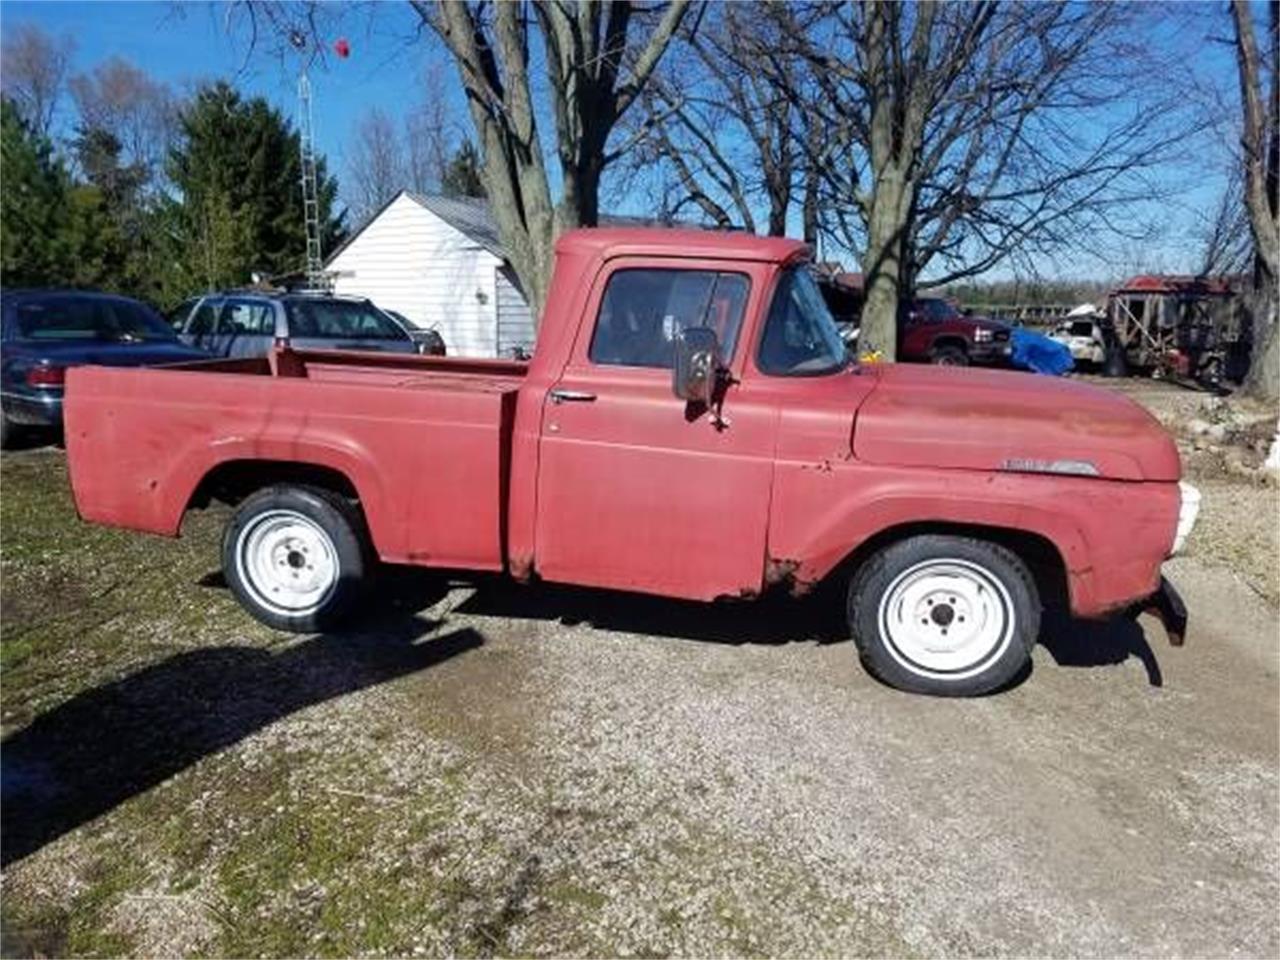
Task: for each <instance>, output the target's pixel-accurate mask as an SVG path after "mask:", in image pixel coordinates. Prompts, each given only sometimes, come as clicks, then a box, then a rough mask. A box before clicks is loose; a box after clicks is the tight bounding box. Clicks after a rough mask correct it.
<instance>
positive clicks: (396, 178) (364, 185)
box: [347, 107, 407, 220]
mask: <svg viewBox="0 0 1280 960" xmlns="http://www.w3.org/2000/svg"><path fill="white" fill-rule="evenodd" d="M347 177H348V182H349V184H350V187H349V189H350V201H349V202H350V204H351V208H352V210H353V211H354V213H355V215H356V218H357V219H360V220H363V219H364V218H366V217H368V216H371V215H372V214H373V213H375V212H376V211H377V210H378V209H379V208H380V207H382V205H383V204H385V203H386V202H387V201H389V200H390V199H391V198H392V197H394V196H395V195H396V194H397V193H399V192H400V191H401V190H403V189H404V188H405V187H406V186H407V181H406V172H405V163H404V151H403V147H402V145H401V142H400V137H399V135H398V134H397V132H396V125H395V123H394V121H392V119H391V117H390V116H388V115H387V113H386V112H385V111H383V110H382V109H381V108H380V107H372V108H370V109H368V110H366V111H365V113H364V116H363V117H361V119H360V122H359V123H358V124H357V125H356V130H355V140H354V144H353V146H352V149H351V155H350V159H349V160H348V162H347Z"/></svg>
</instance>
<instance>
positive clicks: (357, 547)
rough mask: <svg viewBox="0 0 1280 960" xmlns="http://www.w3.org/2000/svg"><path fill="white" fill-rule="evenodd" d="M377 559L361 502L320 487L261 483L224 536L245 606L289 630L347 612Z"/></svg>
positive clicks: (321, 625) (321, 626) (230, 578)
mask: <svg viewBox="0 0 1280 960" xmlns="http://www.w3.org/2000/svg"><path fill="white" fill-rule="evenodd" d="M291 532H292V536H291ZM375 562H376V561H375V558H374V555H373V550H372V547H371V545H370V543H369V536H368V533H367V530H366V527H365V523H364V518H363V516H362V515H361V513H360V511H359V509H358V508H357V507H356V506H355V505H353V504H352V503H351V502H350V501H348V500H347V499H346V498H344V497H342V496H340V495H338V494H336V493H333V492H332V491H330V490H324V489H322V488H319V487H308V486H302V485H295V484H280V485H277V486H272V487H266V488H264V489H262V490H259V491H258V492H257V493H255V494H253V495H252V496H251V497H249V498H248V499H247V500H245V501H244V502H243V503H242V504H240V507H239V509H237V510H236V512H235V515H234V516H233V517H232V518H231V520H230V521H229V522H228V523H227V528H226V531H225V532H224V533H223V537H222V572H223V576H224V577H226V581H227V584H228V585H229V586H230V587H231V591H232V592H233V593H234V594H235V596H236V599H237V600H239V601H240V604H241V606H243V607H244V608H245V609H246V610H247V611H248V612H249V613H250V614H252V615H253V617H254V618H255V619H257V620H259V621H261V622H262V623H265V624H266V625H267V626H269V627H274V628H275V629H277V630H287V631H289V632H291V633H314V632H316V631H318V630H328V629H331V628H332V627H334V626H337V625H339V624H341V623H342V622H343V621H344V620H346V619H347V618H348V617H349V616H350V615H351V614H352V613H353V612H354V611H355V610H356V609H357V608H358V607H359V605H360V601H361V600H363V598H364V596H365V593H366V587H367V581H368V579H369V577H370V576H371V575H372V573H373V569H374V565H375ZM317 571H318V572H317ZM298 581H300V583H299V582H298ZM313 587H314V590H313V591H312V592H307V591H308V590H309V589H310V588H313ZM276 597H279V602H273V600H274V599H275V598H276Z"/></svg>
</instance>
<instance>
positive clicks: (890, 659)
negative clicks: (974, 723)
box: [847, 534, 1041, 697]
mask: <svg viewBox="0 0 1280 960" xmlns="http://www.w3.org/2000/svg"><path fill="white" fill-rule="evenodd" d="M966 592H967V593H968V596H966ZM912 607H914V610H912ZM1040 607H1041V604H1040V597H1039V594H1038V592H1037V590H1036V585H1035V581H1034V580H1033V579H1032V576H1031V573H1030V572H1029V571H1028V569H1027V566H1026V564H1024V563H1023V562H1022V560H1021V559H1020V558H1019V557H1018V556H1017V555H1016V554H1014V553H1013V552H1011V551H1010V550H1007V549H1005V548H1004V547H1001V546H998V545H996V544H994V543H989V542H987V541H985V540H975V539H972V538H970V537H957V536H943V535H937V534H927V535H923V536H917V537H910V538H908V539H906V540H900V541H898V542H897V543H894V544H891V545H889V546H887V547H885V548H884V549H883V550H881V551H880V552H879V553H877V554H875V555H874V556H872V557H870V558H869V559H868V560H867V561H866V562H865V563H863V564H862V565H861V566H860V567H859V568H858V570H857V571H856V572H855V573H854V575H853V577H852V579H851V581H850V583H849V595H848V603H847V612H848V618H849V626H850V629H851V630H852V631H853V639H854V642H855V643H856V645H857V647H858V653H859V654H860V655H861V658H862V662H863V665H864V666H865V667H866V668H867V670H868V671H869V672H870V673H871V674H872V675H873V676H875V677H878V678H879V679H880V680H883V681H884V682H885V683H887V684H889V685H890V686H892V687H897V688H898V689H899V690H907V691H910V692H912V693H925V694H931V695H934V696H942V697H975V696H981V695H982V694H985V693H990V692H992V691H993V690H998V689H1000V688H1002V687H1004V686H1005V685H1007V684H1008V683H1010V682H1011V681H1012V680H1014V679H1015V678H1016V677H1017V676H1018V675H1019V674H1020V673H1021V672H1022V671H1023V670H1024V669H1025V668H1026V665H1027V662H1028V660H1029V659H1030V656H1031V649H1032V647H1034V646H1035V642H1036V637H1037V636H1038V635H1039V632H1040ZM882 608H883V609H882ZM935 608H936V609H935ZM947 611H949V613H948V612H947ZM966 614H967V615H966ZM917 615H920V620H918V621H917V619H916V616H917ZM966 620H968V621H969V626H967V627H961V626H960V623H961V622H963V621H966ZM949 631H950V634H949ZM955 631H966V632H965V633H963V634H960V635H959V636H960V637H961V639H960V646H959V647H958V648H956V649H954V650H950V651H948V650H947V649H946V648H947V645H948V634H949V636H950V644H952V645H954V644H955V643H956V637H957V634H956V632H955ZM966 638H967V639H966ZM929 644H933V645H934V647H933V649H929Z"/></svg>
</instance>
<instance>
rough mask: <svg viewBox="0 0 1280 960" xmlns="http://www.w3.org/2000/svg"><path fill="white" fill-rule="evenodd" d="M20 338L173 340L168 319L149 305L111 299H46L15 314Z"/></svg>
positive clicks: (20, 307) (33, 301) (25, 303)
mask: <svg viewBox="0 0 1280 960" xmlns="http://www.w3.org/2000/svg"><path fill="white" fill-rule="evenodd" d="M14 321H15V325H16V327H17V330H16V333H17V336H19V337H21V338H23V339H27V340H93V341H104V342H110V343H131V342H137V341H141V340H173V339H175V337H174V333H173V331H172V330H171V329H170V328H169V326H168V325H167V324H166V323H165V322H164V318H163V317H161V316H160V314H158V313H156V312H155V310H153V309H152V308H151V307H148V306H147V305H146V304H143V303H139V302H137V301H134V300H125V299H121V298H116V297H109V296H92V295H86V296H57V295H53V296H42V297H34V298H31V299H29V300H23V301H21V302H19V303H18V305H17V308H16V310H15V311H14Z"/></svg>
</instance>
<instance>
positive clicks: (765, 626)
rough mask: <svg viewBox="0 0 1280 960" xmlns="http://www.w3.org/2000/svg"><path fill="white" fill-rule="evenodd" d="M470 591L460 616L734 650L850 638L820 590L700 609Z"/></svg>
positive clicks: (548, 590)
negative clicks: (735, 647) (733, 647)
mask: <svg viewBox="0 0 1280 960" xmlns="http://www.w3.org/2000/svg"><path fill="white" fill-rule="evenodd" d="M474 586H475V592H474V593H473V594H472V595H471V596H470V597H468V598H467V599H466V600H465V601H463V602H462V603H460V604H459V605H458V606H457V607H456V608H455V610H456V611H457V612H458V613H465V614H472V615H475V616H483V617H500V618H503V619H517V620H541V621H554V622H558V623H562V624H564V625H565V626H568V627H574V626H578V625H579V624H586V625H589V626H592V627H595V628H596V629H598V630H610V631H616V632H619V633H639V634H645V635H647V636H653V637H666V638H670V639H674V640H700V641H706V642H711V643H726V644H735V645H736V644H746V643H751V644H763V645H780V644H785V643H794V642H797V641H815V640H816V641H817V642H819V643H835V642H838V641H841V640H847V639H848V630H847V628H846V627H845V626H844V622H843V617H842V604H841V602H840V600H839V598H838V597H835V596H827V595H826V593H827V592H826V591H822V595H818V594H815V595H814V596H811V597H800V598H793V597H790V596H788V595H786V594H767V595H765V596H763V597H761V598H759V599H757V600H750V601H741V602H739V601H735V600H730V601H724V602H720V603H699V602H696V601H688V600H672V599H669V598H665V597H651V596H646V595H644V594H638V593H622V592H619V591H614V590H598V589H593V588H590V587H569V586H562V585H559V584H548V583H539V584H534V585H531V586H521V585H520V584H518V583H514V582H512V581H509V580H503V579H499V578H494V579H492V580H478V581H476V582H475V583H474Z"/></svg>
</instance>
